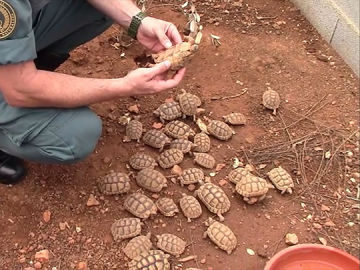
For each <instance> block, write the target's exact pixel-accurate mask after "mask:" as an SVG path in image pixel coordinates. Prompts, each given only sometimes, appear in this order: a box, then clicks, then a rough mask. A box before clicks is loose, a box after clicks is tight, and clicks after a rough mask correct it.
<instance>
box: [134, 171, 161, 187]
mask: <svg viewBox="0 0 360 270" xmlns="http://www.w3.org/2000/svg"><path fill="white" fill-rule="evenodd" d="M136 183H137V184H138V185H139V186H140V187H142V188H144V189H147V190H149V191H151V192H160V191H161V190H162V189H163V188H164V187H167V180H166V177H165V176H164V175H163V174H162V173H161V172H159V171H157V170H154V169H150V168H146V169H143V170H141V171H140V172H139V173H138V174H137V176H136Z"/></svg>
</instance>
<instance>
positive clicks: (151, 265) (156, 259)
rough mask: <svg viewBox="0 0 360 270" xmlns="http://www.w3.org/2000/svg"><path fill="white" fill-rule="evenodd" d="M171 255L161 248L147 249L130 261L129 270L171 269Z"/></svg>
mask: <svg viewBox="0 0 360 270" xmlns="http://www.w3.org/2000/svg"><path fill="white" fill-rule="evenodd" d="M169 257H170V255H169V254H165V253H164V252H162V251H161V250H149V251H145V252H143V253H141V254H140V255H138V256H136V257H135V258H134V259H133V260H132V261H130V262H129V264H128V270H170V263H169V261H168V259H169Z"/></svg>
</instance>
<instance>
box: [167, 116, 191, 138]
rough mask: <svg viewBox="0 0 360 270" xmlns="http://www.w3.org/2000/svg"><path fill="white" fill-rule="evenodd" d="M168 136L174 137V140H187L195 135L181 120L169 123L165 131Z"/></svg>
mask: <svg viewBox="0 0 360 270" xmlns="http://www.w3.org/2000/svg"><path fill="white" fill-rule="evenodd" d="M164 132H165V134H166V135H168V136H170V137H173V138H174V139H180V138H182V139H187V138H189V137H192V136H194V135H195V132H194V130H192V128H191V127H190V126H189V125H188V124H185V123H184V122H181V121H179V120H174V121H171V122H170V123H167V124H166V126H165V129H164Z"/></svg>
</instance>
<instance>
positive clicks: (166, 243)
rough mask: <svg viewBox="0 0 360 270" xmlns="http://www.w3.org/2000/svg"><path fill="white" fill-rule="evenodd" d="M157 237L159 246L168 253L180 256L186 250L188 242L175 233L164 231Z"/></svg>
mask: <svg viewBox="0 0 360 270" xmlns="http://www.w3.org/2000/svg"><path fill="white" fill-rule="evenodd" d="M156 238H157V240H158V241H157V247H158V248H159V249H161V250H163V251H165V252H166V253H169V254H171V255H174V256H175V257H179V256H180V255H181V254H183V253H184V251H185V247H186V242H185V241H184V240H182V239H181V238H180V237H178V236H176V235H174V234H170V233H164V234H161V235H157V236H156Z"/></svg>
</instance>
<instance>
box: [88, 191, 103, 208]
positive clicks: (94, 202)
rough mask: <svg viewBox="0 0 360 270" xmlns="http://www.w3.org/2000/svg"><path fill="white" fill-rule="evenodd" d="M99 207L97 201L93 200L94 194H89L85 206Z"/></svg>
mask: <svg viewBox="0 0 360 270" xmlns="http://www.w3.org/2000/svg"><path fill="white" fill-rule="evenodd" d="M97 205H100V203H99V201H98V200H97V199H96V198H95V196H94V194H90V196H89V199H88V200H87V202H86V206H89V207H91V206H97Z"/></svg>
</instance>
